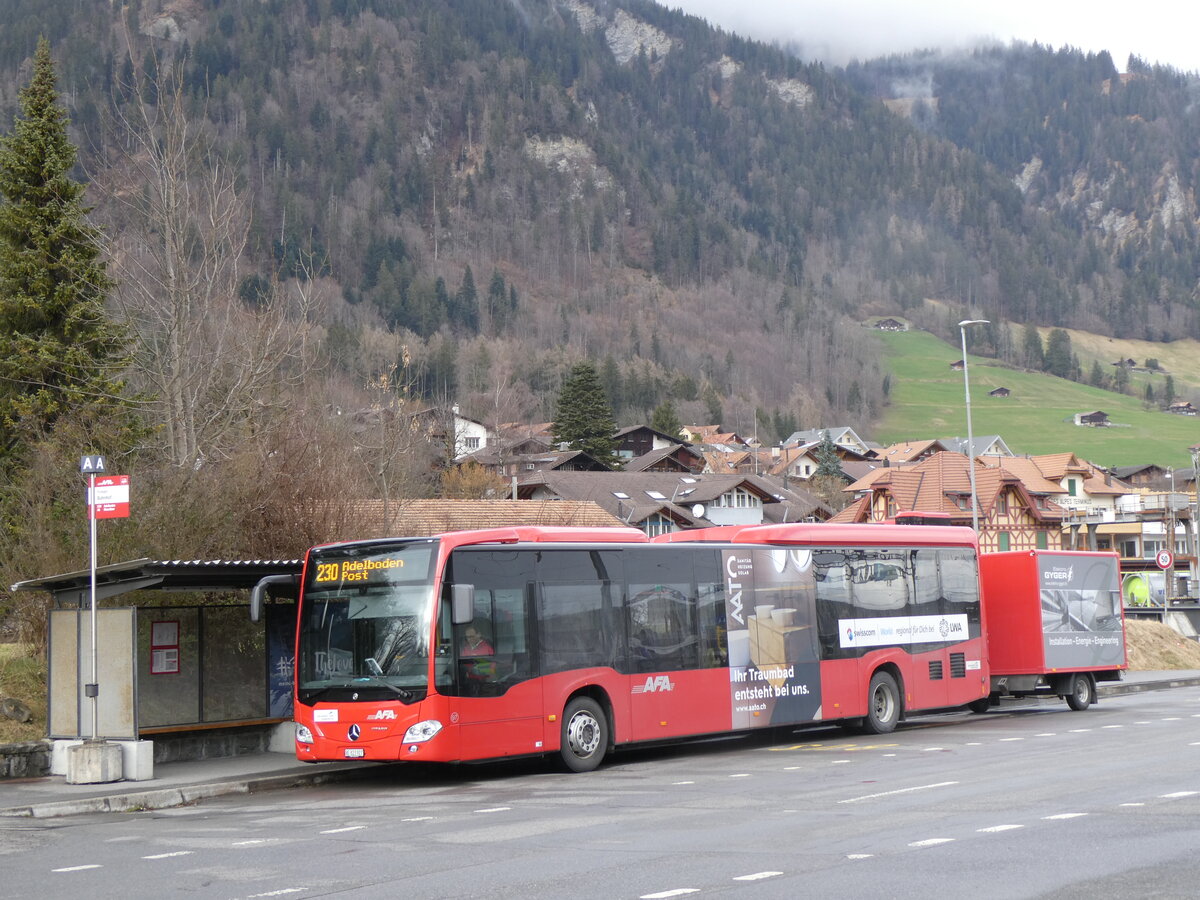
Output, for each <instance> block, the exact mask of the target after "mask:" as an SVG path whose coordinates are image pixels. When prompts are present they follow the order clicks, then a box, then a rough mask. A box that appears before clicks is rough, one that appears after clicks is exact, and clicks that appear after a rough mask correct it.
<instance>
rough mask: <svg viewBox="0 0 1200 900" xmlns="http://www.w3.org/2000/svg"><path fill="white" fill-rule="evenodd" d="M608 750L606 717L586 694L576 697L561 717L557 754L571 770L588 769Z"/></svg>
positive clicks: (601, 759) (590, 769)
mask: <svg viewBox="0 0 1200 900" xmlns="http://www.w3.org/2000/svg"><path fill="white" fill-rule="evenodd" d="M607 750H608V719H607V718H605V715H604V710H602V709H601V708H600V704H598V703H597V702H596V701H595V700H593V699H592V698H590V697H576V698H575V699H574V700H572V701H571V702H570V703H568V704H567V708H566V709H565V710H564V711H563V717H562V742H561V746H560V748H559V754H560V755H561V756H562V762H563V765H564V766H566V767H567V769H568V770H569V771H571V772H590V771H592V770H593V769H595V768H596V767H597V766H599V765H600V763H601V762H602V761H603V760H604V754H605V752H606V751H607Z"/></svg>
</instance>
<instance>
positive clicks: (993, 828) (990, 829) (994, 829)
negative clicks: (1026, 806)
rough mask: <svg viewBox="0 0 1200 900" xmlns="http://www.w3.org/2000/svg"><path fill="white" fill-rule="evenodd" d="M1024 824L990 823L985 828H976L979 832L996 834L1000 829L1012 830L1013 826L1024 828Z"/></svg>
mask: <svg viewBox="0 0 1200 900" xmlns="http://www.w3.org/2000/svg"><path fill="white" fill-rule="evenodd" d="M1024 827H1025V826H1024V825H991V826H989V827H987V828H976V829H975V830H976V831H977V832H979V833H980V834H996V833H998V832H1001V831H1012V830H1013V829H1014V828H1024Z"/></svg>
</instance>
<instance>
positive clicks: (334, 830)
mask: <svg viewBox="0 0 1200 900" xmlns="http://www.w3.org/2000/svg"><path fill="white" fill-rule="evenodd" d="M366 827H367V826H366V825H347V826H346V827H345V828H330V829H328V830H326V831H322V832H321V834H343V833H344V832H347V831H362V829H364V828H366Z"/></svg>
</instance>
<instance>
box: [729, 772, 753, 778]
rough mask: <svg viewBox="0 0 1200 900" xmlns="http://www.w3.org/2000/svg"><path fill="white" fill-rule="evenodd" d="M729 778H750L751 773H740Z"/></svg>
mask: <svg viewBox="0 0 1200 900" xmlns="http://www.w3.org/2000/svg"><path fill="white" fill-rule="evenodd" d="M729 777H730V778H749V777H750V773H749V772H738V773H737V774H736V775H730V776H729Z"/></svg>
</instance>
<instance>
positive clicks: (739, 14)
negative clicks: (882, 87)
mask: <svg viewBox="0 0 1200 900" xmlns="http://www.w3.org/2000/svg"><path fill="white" fill-rule="evenodd" d="M659 2H661V3H663V5H665V6H669V7H676V8H679V9H682V10H683V11H684V12H687V13H691V14H693V15H697V16H701V17H702V18H705V19H708V20H709V21H710V22H712V24H714V25H717V26H719V27H720V28H723V29H724V30H726V31H732V32H735V33H737V34H742V35H746V36H747V37H753V38H758V39H760V40H765V41H768V42H774V41H779V42H782V43H790V42H795V43H797V44H799V45H800V46H801V53H800V55H801V57H802V58H804V59H806V60H810V59H812V60H821V61H823V62H825V63H827V64H832V65H845V64H846V63H847V62H849V61H850V60H851V59H869V58H871V57H874V56H883V55H886V54H889V53H905V52H908V51H910V50H918V49H925V48H940V49H948V50H953V49H961V48H964V47H969V46H972V45H975V44H978V43H980V42H985V41H988V40H991V41H993V42H994V41H999V42H1001V43H1004V44H1007V43H1009V42H1010V41H1013V40H1019V41H1023V42H1025V43H1033V42H1034V41H1037V42H1038V43H1040V44H1043V45H1049V46H1051V47H1054V48H1056V49H1057V48H1060V47H1063V46H1065V45H1069V46H1071V47H1075V48H1076V49H1079V50H1083V51H1090V52H1096V53H1098V52H1100V51H1101V50H1107V51H1108V52H1109V54H1111V56H1112V59H1113V63H1114V64H1115V65H1116V67H1117V69H1118V70H1119V71H1122V72H1124V71H1125V69H1126V61H1127V60H1128V58H1129V54H1130V53H1135V54H1136V55H1137V56H1138V57H1140V58H1141V59H1142V60H1144V61H1145V62H1148V63H1151V64H1153V63H1161V64H1163V65H1168V66H1174V67H1175V68H1177V69H1181V70H1183V71H1186V72H1200V39H1198V37H1197V35H1198V32H1200V28H1198V26H1200V8H1198V7H1195V6H1192V3H1191V2H1189V0H1134V2H1128V0H1126V2H1117V0H1091V2H1084V0H990V2H987V3H981V2H979V0H907V2H904V3H901V2H898V0H659Z"/></svg>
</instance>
